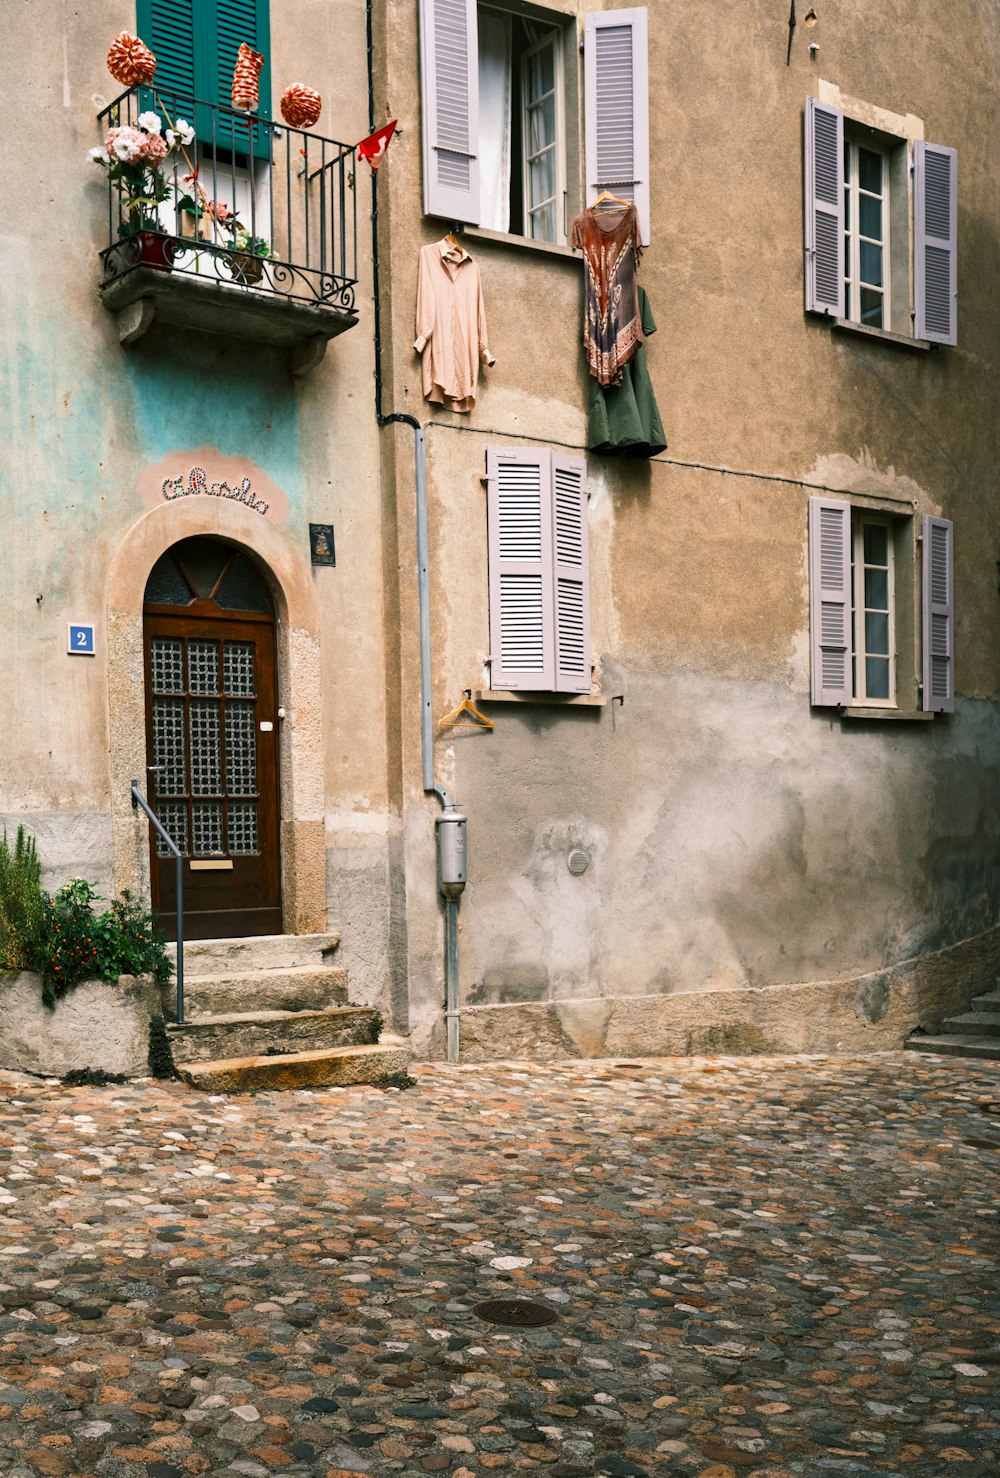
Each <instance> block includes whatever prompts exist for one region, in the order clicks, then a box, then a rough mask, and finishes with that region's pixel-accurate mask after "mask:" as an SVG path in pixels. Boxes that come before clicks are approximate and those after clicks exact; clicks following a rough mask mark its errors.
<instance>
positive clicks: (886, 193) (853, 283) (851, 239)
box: [844, 125, 903, 331]
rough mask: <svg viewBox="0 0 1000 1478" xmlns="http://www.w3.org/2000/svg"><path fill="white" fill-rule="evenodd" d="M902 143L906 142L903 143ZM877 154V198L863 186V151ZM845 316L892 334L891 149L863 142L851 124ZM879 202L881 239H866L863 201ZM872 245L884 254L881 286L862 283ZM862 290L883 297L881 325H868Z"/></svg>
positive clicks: (847, 163)
mask: <svg viewBox="0 0 1000 1478" xmlns="http://www.w3.org/2000/svg"><path fill="white" fill-rule="evenodd" d="M900 143H901V144H902V143H903V141H902V140H900ZM862 150H864V151H865V152H866V153H868V154H873V155H876V156H877V157H878V159H879V161H880V168H881V176H882V189H881V191H880V193H879V194H878V195H876V194H875V192H874V191H873V190H869V189H867V188H865V187H864V186H863V185H862V184H861V151H862ZM844 155H845V179H844V194H845V201H844V317H845V318H846V319H847V320H848V321H849V322H851V323H860V324H862V325H863V326H864V327H865V328H880V329H889V330H890V331H891V325H892V322H893V318H892V306H893V293H892V282H893V276H894V272H893V251H894V249H896V248H894V245H893V234H894V233H893V230H892V169H891V159H890V150H889V149H888V148H886V147H884V146H882V145H880V144H878V143H876V142H874V141H872V140H868V139H865V140H862V139H860V138H859V137H858V136H857V134H856V133H855V132H854V131H853V130H852V129H851V128H850V126H849V125H848V126H847V127H845V130H844ZM862 197H865V198H867V199H876V200H878V201H879V202H880V203H881V207H882V211H881V214H882V239H881V241H876V240H875V238H874V237H871V236H866V235H865V234H864V233H863V231H862V229H861V199H862ZM862 242H869V243H871V244H872V245H874V246H878V248H879V250H880V251H881V253H882V282H881V285H880V286H875V285H874V284H873V283H867V282H863V281H862V277H861V246H862ZM863 291H867V292H877V293H879V295H880V296H881V299H882V301H881V310H882V322H881V323H869V322H868V321H867V320H866V319H865V318H864V316H863V313H864V310H863V309H862V306H861V294H862V292H863Z"/></svg>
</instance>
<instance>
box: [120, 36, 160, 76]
mask: <svg viewBox="0 0 1000 1478" xmlns="http://www.w3.org/2000/svg"><path fill="white" fill-rule="evenodd" d="M108 71H109V72H110V73H111V75H112V77H113V78H114V79H115V81H116V82H120V83H121V84H122V86H123V87H137V86H138V85H139V84H140V83H142V82H152V80H153V78H154V76H155V75H156V57H155V56H154V55H153V53H152V52H151V51H150V49H149V47H148V46H146V45H145V43H144V42H142V41H140V40H139V38H138V36H132V35H130V33H129V32H128V31H120V32H119V33H118V35H117V36H116V37H115V39H114V40H113V41H112V43H111V49H110V51H109V52H108Z"/></svg>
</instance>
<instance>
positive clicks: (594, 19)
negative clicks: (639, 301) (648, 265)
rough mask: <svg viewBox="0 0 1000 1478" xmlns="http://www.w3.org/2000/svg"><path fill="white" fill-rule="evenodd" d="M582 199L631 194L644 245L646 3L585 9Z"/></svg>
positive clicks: (646, 210)
mask: <svg viewBox="0 0 1000 1478" xmlns="http://www.w3.org/2000/svg"><path fill="white" fill-rule="evenodd" d="M584 99H585V113H586V119H585V122H586V144H587V149H586V153H587V202H588V203H589V202H590V201H592V200H593V199H594V198H595V196H597V195H599V194H600V192H601V191H602V190H610V191H611V193H612V194H613V195H620V196H621V197H622V199H623V200H634V201H635V204H636V207H637V209H638V212H639V227H640V230H641V232H642V242H643V245H644V246H648V245H649V44H648V37H647V14H646V8H645V6H638V7H635V8H633V9H629V10H605V11H603V12H602V13H600V14H597V15H588V16H587V20H586V25H585V28H584Z"/></svg>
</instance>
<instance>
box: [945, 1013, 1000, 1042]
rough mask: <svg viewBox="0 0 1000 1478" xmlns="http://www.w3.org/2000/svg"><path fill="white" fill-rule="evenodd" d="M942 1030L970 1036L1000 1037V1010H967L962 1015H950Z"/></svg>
mask: <svg viewBox="0 0 1000 1478" xmlns="http://www.w3.org/2000/svg"><path fill="white" fill-rule="evenodd" d="M941 1030H942V1031H946V1032H957V1033H958V1034H959V1035H961V1036H968V1037H1000V1011H966V1012H965V1013H964V1015H962V1016H949V1017H948V1018H947V1020H946V1021H942V1023H941Z"/></svg>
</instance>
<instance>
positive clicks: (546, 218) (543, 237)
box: [531, 201, 556, 241]
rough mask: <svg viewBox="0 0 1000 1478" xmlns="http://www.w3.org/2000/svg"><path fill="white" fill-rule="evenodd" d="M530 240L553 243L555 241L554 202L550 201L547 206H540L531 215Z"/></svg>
mask: <svg viewBox="0 0 1000 1478" xmlns="http://www.w3.org/2000/svg"><path fill="white" fill-rule="evenodd" d="M531 239H532V241H555V239H556V207H555V202H553V201H550V203H549V204H548V205H542V206H540V207H539V209H538V210H536V211H532V214H531Z"/></svg>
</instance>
